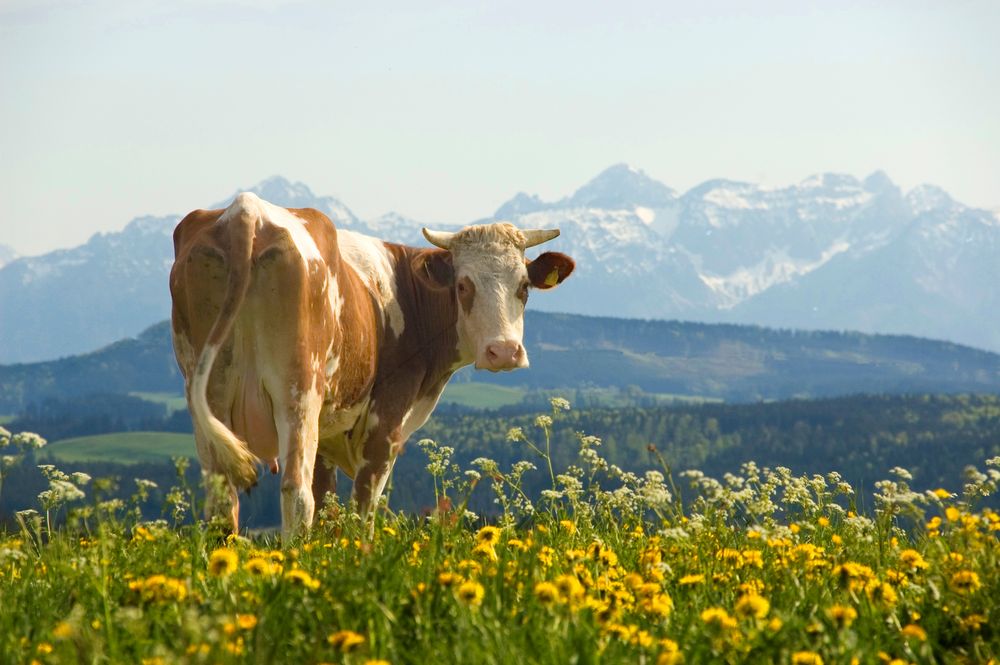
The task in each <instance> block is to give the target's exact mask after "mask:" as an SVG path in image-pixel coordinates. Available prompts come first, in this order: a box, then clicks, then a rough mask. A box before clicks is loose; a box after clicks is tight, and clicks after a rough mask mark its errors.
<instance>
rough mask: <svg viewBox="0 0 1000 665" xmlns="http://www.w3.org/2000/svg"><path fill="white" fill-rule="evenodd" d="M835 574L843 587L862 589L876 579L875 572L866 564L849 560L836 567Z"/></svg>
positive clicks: (853, 589)
mask: <svg viewBox="0 0 1000 665" xmlns="http://www.w3.org/2000/svg"><path fill="white" fill-rule="evenodd" d="M833 576H834V577H835V578H837V580H838V582H839V583H840V586H841V587H842V588H846V589H850V590H851V591H860V590H862V589H864V588H865V587H866V586H868V583H869V582H871V581H873V580H874V579H875V572H874V571H873V570H872V569H871V568H869V567H868V566H866V565H864V564H861V563H855V562H853V561H848V562H846V563H843V564H841V565H839V566H837V567H835V568H834V569H833Z"/></svg>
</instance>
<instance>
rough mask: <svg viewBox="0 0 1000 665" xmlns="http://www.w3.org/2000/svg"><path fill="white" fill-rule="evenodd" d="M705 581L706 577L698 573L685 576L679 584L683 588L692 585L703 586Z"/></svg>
mask: <svg viewBox="0 0 1000 665" xmlns="http://www.w3.org/2000/svg"><path fill="white" fill-rule="evenodd" d="M704 581H705V576H704V575H702V574H701V573H697V574H694V575H685V576H684V577H682V578H681V579H680V580H678V581H677V583H678V584H680V585H681V586H690V585H692V584H701V583H702V582H704Z"/></svg>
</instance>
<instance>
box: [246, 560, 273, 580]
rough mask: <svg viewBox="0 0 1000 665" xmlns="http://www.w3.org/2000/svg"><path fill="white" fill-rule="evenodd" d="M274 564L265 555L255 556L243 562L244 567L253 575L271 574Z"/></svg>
mask: <svg viewBox="0 0 1000 665" xmlns="http://www.w3.org/2000/svg"><path fill="white" fill-rule="evenodd" d="M274 565H275V564H273V563H271V562H270V561H268V560H267V559H265V558H263V557H259V556H255V557H253V558H251V559H249V560H248V561H247V562H246V563H245V564H243V567H244V568H245V569H246V571H247V572H248V573H250V574H251V575H255V576H262V575H270V574H271V571H272V570H273V569H274V568H273V567H274Z"/></svg>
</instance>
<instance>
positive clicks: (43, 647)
mask: <svg viewBox="0 0 1000 665" xmlns="http://www.w3.org/2000/svg"><path fill="white" fill-rule="evenodd" d="M35 651H36V652H37V653H38V655H39V656H47V655H49V654H50V653H52V651H53V647H52V645H51V644H49V643H48V642H39V643H38V646H37V647H35Z"/></svg>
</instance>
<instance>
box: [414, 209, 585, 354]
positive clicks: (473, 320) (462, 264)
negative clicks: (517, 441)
mask: <svg viewBox="0 0 1000 665" xmlns="http://www.w3.org/2000/svg"><path fill="white" fill-rule="evenodd" d="M557 235H559V231H558V230H551V231H543V230H530V231H521V230H519V229H518V228H517V227H515V226H514V225H513V224H510V223H507V222H499V223H496V224H483V225H479V226H467V227H465V228H464V229H462V230H461V231H458V232H456V233H448V232H442V231H429V230H427V229H424V237H426V238H427V240H429V241H430V242H431V243H432V244H434V245H437V246H438V247H440V248H441V249H443V250H446V251H447V254H444V253H442V255H441V256H440V257H439V260H438V261H437V263H438V270H436V271H433V272H434V273H435V279H436V280H437V281H438V282H439V283H442V284H447V285H449V286H450V287H451V288H452V289H453V290H454V295H455V299H456V301H457V303H458V308H457V309H458V344H459V351H460V353H461V355H462V357H463V358H466V359H471V360H473V362H475V365H476V368H477V369H488V370H490V371H493V372H497V371H500V370H509V369H516V368H518V367H527V366H528V353H527V352H526V351H525V350H524V345H523V343H522V338H523V336H524V307H525V305H526V304H527V302H528V289H529V288H536V289H551V288H552V287H554V286H556V285H557V284H559V283H560V282H562V281H563V280H564V279H566V278H567V277H569V275H570V273H571V272H573V267H574V266H575V264H574V263H573V259H571V258H570V257H568V256H566V255H565V254H560V253H559V252H545V253H544V254H542V255H541V256H539V257H538V258H536V259H535V260H533V261H529V260H527V259H525V258H524V250H525V249H527V248H528V247H534V246H535V245H539V244H541V243H543V242H545V241H547V240H551V239H553V238H555V237H556V236H557ZM442 263H443V264H445V266H442ZM427 268H428V272H431V270H430V266H427ZM442 268H443V269H442ZM449 268H450V269H449Z"/></svg>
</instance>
